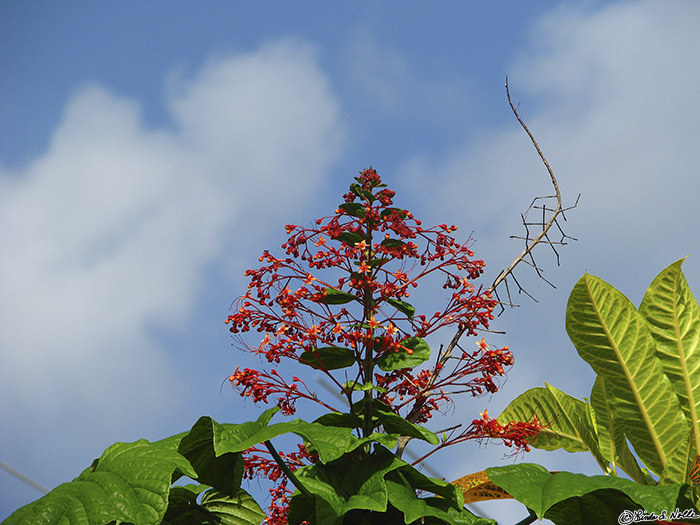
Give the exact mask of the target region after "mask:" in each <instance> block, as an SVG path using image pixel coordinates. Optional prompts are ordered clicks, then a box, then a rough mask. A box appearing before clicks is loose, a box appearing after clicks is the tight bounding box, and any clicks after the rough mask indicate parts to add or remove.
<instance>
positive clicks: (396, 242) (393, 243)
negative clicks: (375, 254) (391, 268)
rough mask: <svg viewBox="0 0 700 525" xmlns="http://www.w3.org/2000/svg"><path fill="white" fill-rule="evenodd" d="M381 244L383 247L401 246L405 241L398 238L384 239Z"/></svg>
mask: <svg viewBox="0 0 700 525" xmlns="http://www.w3.org/2000/svg"><path fill="white" fill-rule="evenodd" d="M381 244H382V246H384V247H385V248H401V247H403V246H404V244H406V243H405V242H403V241H400V240H399V239H384V240H383V241H382V243H381Z"/></svg>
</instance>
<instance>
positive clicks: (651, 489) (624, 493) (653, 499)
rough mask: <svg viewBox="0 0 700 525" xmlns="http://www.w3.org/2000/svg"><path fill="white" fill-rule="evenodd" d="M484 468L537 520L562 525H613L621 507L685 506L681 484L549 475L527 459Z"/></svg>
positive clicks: (659, 509)
mask: <svg viewBox="0 0 700 525" xmlns="http://www.w3.org/2000/svg"><path fill="white" fill-rule="evenodd" d="M486 472H487V474H488V476H489V478H490V480H491V481H492V482H494V483H495V484H496V485H498V486H499V487H501V488H503V489H504V490H506V491H507V492H508V493H509V494H510V495H511V496H512V497H514V498H515V499H517V500H518V501H520V502H522V503H524V504H525V505H526V506H527V507H528V508H529V509H532V510H533V511H534V512H535V514H536V515H537V517H538V518H539V519H544V518H546V519H549V520H552V521H554V522H555V523H562V524H566V525H575V524H578V523H580V524H584V523H617V518H618V516H619V515H620V514H621V513H622V512H623V511H624V510H636V509H643V510H645V511H646V512H655V513H657V514H660V513H661V512H662V511H663V510H668V509H676V508H677V507H678V508H683V507H685V505H687V502H686V501H685V499H684V497H685V487H684V486H682V485H667V486H664V487H655V486H647V485H640V484H638V483H635V482H633V481H630V480H627V479H623V478H618V477H614V476H584V475H583V474H572V473H570V472H557V473H550V472H548V471H547V470H546V469H545V468H544V467H541V466H540V465H533V464H529V463H521V464H519V465H510V466H507V467H497V468H488V469H486Z"/></svg>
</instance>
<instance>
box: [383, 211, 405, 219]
mask: <svg viewBox="0 0 700 525" xmlns="http://www.w3.org/2000/svg"><path fill="white" fill-rule="evenodd" d="M391 213H398V215H399V216H400V217H401V218H402V219H405V218H406V210H402V209H401V208H386V209H384V210H382V212H381V213H380V216H381V217H382V218H384V217H386V216H387V215H389V214H391Z"/></svg>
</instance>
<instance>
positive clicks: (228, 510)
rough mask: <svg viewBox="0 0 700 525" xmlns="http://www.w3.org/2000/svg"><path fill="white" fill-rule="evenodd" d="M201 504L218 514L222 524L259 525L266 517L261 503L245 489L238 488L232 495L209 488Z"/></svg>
mask: <svg viewBox="0 0 700 525" xmlns="http://www.w3.org/2000/svg"><path fill="white" fill-rule="evenodd" d="M200 505H201V507H202V508H204V509H205V510H207V511H208V512H210V513H212V514H213V515H214V516H216V517H217V518H218V519H219V520H220V521H218V522H217V523H220V524H221V525H259V523H260V522H261V521H262V520H263V519H265V513H264V512H263V511H262V509H261V508H260V505H258V504H257V502H256V501H255V500H254V499H253V497H252V496H251V495H250V494H248V493H247V492H246V491H245V490H243V489H238V491H237V492H236V493H235V494H233V495H232V496H227V495H225V494H222V493H220V492H217V491H216V490H209V491H207V492H206V493H205V494H204V497H203V498H202V502H201V504H200ZM208 523H211V522H210V521H209V522H208Z"/></svg>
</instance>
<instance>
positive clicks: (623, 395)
mask: <svg viewBox="0 0 700 525" xmlns="http://www.w3.org/2000/svg"><path fill="white" fill-rule="evenodd" d="M566 329H567V332H568V333H569V337H570V338H571V340H572V341H573V343H574V345H575V346H576V349H577V350H578V353H579V355H580V356H581V357H582V358H583V359H584V360H586V361H587V362H588V363H589V364H590V365H591V367H593V369H594V370H595V371H596V373H598V375H601V376H603V377H605V381H606V385H607V387H608V388H609V391H610V393H611V394H612V396H611V397H610V398H609V399H610V407H611V409H612V411H613V414H614V418H615V421H616V422H617V423H619V424H620V425H621V426H622V428H623V430H624V432H625V434H626V435H627V437H628V439H629V440H630V442H631V443H632V445H633V446H634V449H635V451H636V452H637V455H638V456H639V458H640V459H641V460H642V461H643V462H644V464H645V465H646V466H647V467H649V469H650V470H652V471H653V472H655V473H657V474H660V473H661V472H663V470H664V468H665V466H666V463H667V461H668V459H669V457H670V455H671V454H672V453H673V452H674V450H675V449H676V448H677V447H678V445H679V439H682V438H680V436H686V435H687V432H686V429H687V423H686V421H685V418H684V416H683V412H682V411H681V408H680V404H679V401H678V397H677V396H676V394H675V392H674V389H673V386H672V385H671V381H670V380H669V379H668V377H667V376H666V375H665V374H664V372H663V369H662V366H661V363H660V361H659V358H658V357H657V355H656V348H655V344H654V340H653V338H652V336H651V334H650V333H649V329H648V328H647V323H646V322H645V321H644V319H643V318H642V316H641V315H640V314H639V313H638V312H637V310H636V308H634V306H633V305H632V303H631V302H630V301H629V300H628V299H627V298H626V297H625V296H624V295H622V294H621V293H620V292H619V291H617V290H616V289H615V288H613V287H612V286H610V285H609V284H607V283H606V282H604V281H603V280H601V279H599V278H597V277H594V276H592V275H589V274H585V275H584V276H583V277H582V278H581V279H580V280H579V281H578V283H576V286H574V289H573V291H572V292H571V296H570V297H569V303H568V306H567V312H566Z"/></svg>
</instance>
